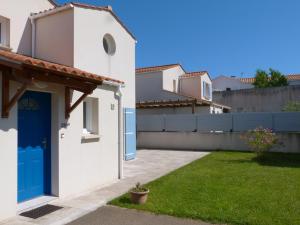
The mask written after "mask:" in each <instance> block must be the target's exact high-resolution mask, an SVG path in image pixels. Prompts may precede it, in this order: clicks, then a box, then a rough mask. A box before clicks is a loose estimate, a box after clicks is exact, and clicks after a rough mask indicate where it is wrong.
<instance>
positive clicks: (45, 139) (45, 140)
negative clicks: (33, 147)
mask: <svg viewBox="0 0 300 225" xmlns="http://www.w3.org/2000/svg"><path fill="white" fill-rule="evenodd" d="M42 144H43V147H44V149H47V138H44V139H43V141H42Z"/></svg>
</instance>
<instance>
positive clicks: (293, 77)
mask: <svg viewBox="0 0 300 225" xmlns="http://www.w3.org/2000/svg"><path fill="white" fill-rule="evenodd" d="M286 79H287V80H288V81H295V80H300V74H289V75H286ZM239 80H240V81H241V82H242V83H246V84H253V83H254V81H255V77H248V78H239Z"/></svg>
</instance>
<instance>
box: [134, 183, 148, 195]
mask: <svg viewBox="0 0 300 225" xmlns="http://www.w3.org/2000/svg"><path fill="white" fill-rule="evenodd" d="M130 191H131V192H136V193H139V192H147V191H148V188H146V187H144V186H142V185H141V183H137V184H136V185H135V187H134V188H132V189H131V190H130Z"/></svg>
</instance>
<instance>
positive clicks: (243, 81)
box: [239, 77, 255, 84]
mask: <svg viewBox="0 0 300 225" xmlns="http://www.w3.org/2000/svg"><path fill="white" fill-rule="evenodd" d="M239 79H240V81H241V82H242V83H246V84H252V83H254V81H255V78H254V77H248V78H239Z"/></svg>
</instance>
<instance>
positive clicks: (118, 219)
mask: <svg viewBox="0 0 300 225" xmlns="http://www.w3.org/2000/svg"><path fill="white" fill-rule="evenodd" d="M69 225H209V224H208V223H204V222H201V221H196V220H188V219H180V218H175V217H171V216H165V215H155V214H152V213H147V212H142V211H137V210H132V209H122V208H118V207H113V206H104V207H101V208H99V209H98V210H96V211H95V212H92V213H90V214H88V215H86V216H83V217H81V218H80V219H78V220H76V221H74V222H72V223H70V224H69Z"/></svg>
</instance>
